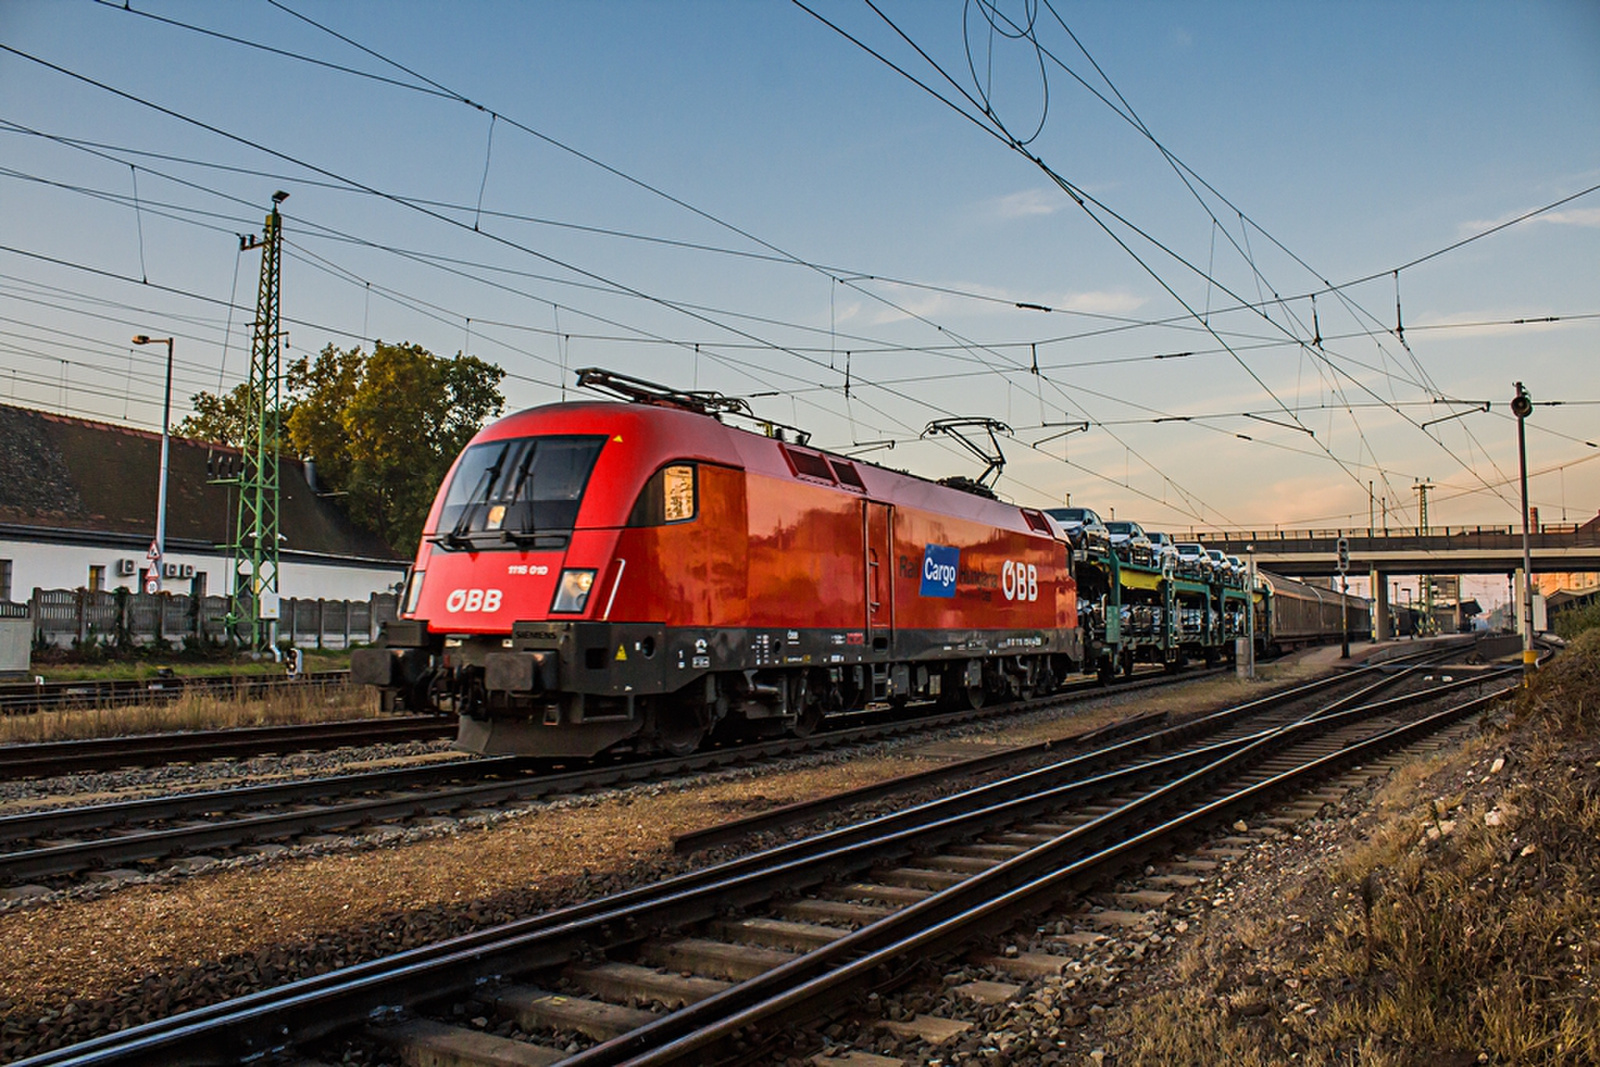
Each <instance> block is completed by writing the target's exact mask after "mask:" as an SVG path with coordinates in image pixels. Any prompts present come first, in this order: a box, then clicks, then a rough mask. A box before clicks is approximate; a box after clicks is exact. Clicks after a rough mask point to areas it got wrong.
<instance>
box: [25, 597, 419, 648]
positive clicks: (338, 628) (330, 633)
mask: <svg viewBox="0 0 1600 1067" xmlns="http://www.w3.org/2000/svg"><path fill="white" fill-rule="evenodd" d="M398 601H399V598H398V597H397V596H396V595H395V594H393V593H374V594H373V595H372V596H371V597H369V598H368V599H366V600H320V599H319V600H310V599H305V598H297V597H284V598H283V600H282V601H281V602H280V604H279V621H278V640H280V641H284V640H287V641H290V642H292V643H294V644H296V645H299V646H300V647H302V648H348V647H350V645H351V644H352V643H355V642H370V641H372V640H374V639H375V638H376V637H377V635H378V628H379V626H381V625H382V624H383V623H385V622H388V621H390V620H392V619H394V618H395V616H396V612H397V608H398ZM25 607H26V611H27V617H28V618H29V619H30V620H31V622H32V630H33V639H34V642H35V643H36V644H42V645H55V646H58V647H62V648H69V647H71V646H73V645H75V644H76V645H79V646H82V645H86V644H89V643H92V642H93V643H101V644H141V645H144V644H154V643H156V642H157V641H158V640H165V641H168V642H171V643H173V644H182V643H183V642H185V641H190V642H193V643H199V644H205V643H210V642H214V643H223V642H226V641H227V640H228V637H229V634H228V619H227V616H228V608H229V601H228V598H227V597H224V596H208V597H192V596H186V595H182V594H172V593H158V594H155V595H150V594H146V593H132V592H129V591H127V590H123V589H118V590H115V591H112V592H91V591H90V590H88V589H35V590H34V591H33V596H32V597H31V598H29V600H28V603H27V604H26V605H25ZM235 636H236V637H238V638H240V639H242V640H246V641H248V640H249V635H248V634H247V633H246V628H245V627H244V626H243V625H239V626H236V629H235Z"/></svg>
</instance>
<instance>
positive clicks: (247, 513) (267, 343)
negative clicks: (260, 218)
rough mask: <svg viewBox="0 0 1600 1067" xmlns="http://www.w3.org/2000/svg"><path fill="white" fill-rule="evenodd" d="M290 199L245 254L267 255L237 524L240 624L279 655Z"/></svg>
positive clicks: (279, 197)
mask: <svg viewBox="0 0 1600 1067" xmlns="http://www.w3.org/2000/svg"><path fill="white" fill-rule="evenodd" d="M288 197H289V194H288V193H283V192H278V193H274V194H272V212H271V214H269V215H268V216H267V222H266V226H265V228H264V229H263V230H262V233H261V237H260V238H257V237H255V235H253V234H252V235H251V236H249V237H247V238H242V239H241V241H240V247H241V248H244V249H246V250H248V249H251V248H260V249H261V285H260V287H259V289H258V290H257V293H256V317H255V322H254V323H253V326H252V334H251V341H250V390H249V396H250V410H249V411H248V412H246V414H245V426H244V465H243V469H242V470H241V472H240V478H239V512H238V519H237V521H236V522H235V524H234V541H233V557H234V559H235V561H236V562H235V567H236V572H235V575H234V586H233V606H232V615H233V618H234V619H235V620H237V621H239V622H243V623H244V624H245V626H246V630H247V633H248V635H249V641H250V648H251V649H252V650H253V651H256V652H260V651H262V650H263V649H271V648H272V647H273V636H274V631H275V630H276V626H277V620H278V442H279V437H280V431H281V426H280V399H281V393H282V358H281V357H282V347H283V346H282V338H283V335H282V331H281V330H280V329H279V317H278V308H279V289H278V281H279V272H280V268H281V266H282V263H283V242H282V228H283V219H282V216H281V215H279V213H278V205H279V204H281V203H283V202H284V201H285V200H287V199H288Z"/></svg>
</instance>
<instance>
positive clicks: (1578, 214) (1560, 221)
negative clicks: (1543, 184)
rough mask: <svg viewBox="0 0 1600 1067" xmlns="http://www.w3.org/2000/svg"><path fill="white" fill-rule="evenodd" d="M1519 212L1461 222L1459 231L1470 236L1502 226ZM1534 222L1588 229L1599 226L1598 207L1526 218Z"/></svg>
mask: <svg viewBox="0 0 1600 1067" xmlns="http://www.w3.org/2000/svg"><path fill="white" fill-rule="evenodd" d="M1520 214H1522V213H1521V212H1518V213H1517V214H1515V215H1506V216H1505V217H1504V218H1499V219H1487V220H1485V219H1474V220H1471V221H1468V222H1463V223H1462V224H1461V226H1460V232H1461V234H1462V235H1463V236H1466V237H1470V236H1472V235H1473V234H1475V233H1482V232H1484V231H1485V230H1492V229H1494V228H1495V227H1496V226H1504V225H1505V224H1506V223H1508V222H1510V221H1511V220H1512V219H1515V218H1517V217H1518V215H1520ZM1536 222H1542V223H1545V224H1546V225H1550V226H1581V227H1585V228H1590V229H1592V228H1597V227H1600V208H1595V207H1575V208H1568V209H1566V210H1565V211H1546V212H1545V213H1544V214H1542V215H1535V216H1534V217H1533V218H1531V219H1528V220H1527V224H1529V225H1531V224H1533V223H1536Z"/></svg>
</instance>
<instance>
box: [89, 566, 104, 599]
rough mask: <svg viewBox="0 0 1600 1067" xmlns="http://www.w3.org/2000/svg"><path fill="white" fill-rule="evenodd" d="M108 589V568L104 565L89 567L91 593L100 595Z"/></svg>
mask: <svg viewBox="0 0 1600 1067" xmlns="http://www.w3.org/2000/svg"><path fill="white" fill-rule="evenodd" d="M105 587H106V568H105V566H104V565H103V564H100V565H93V564H91V565H90V567H89V592H91V593H98V592H100V591H101V590H103V589H104V588H105Z"/></svg>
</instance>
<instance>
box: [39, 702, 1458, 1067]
mask: <svg viewBox="0 0 1600 1067" xmlns="http://www.w3.org/2000/svg"><path fill="white" fill-rule="evenodd" d="M1478 681H1479V680H1478V679H1473V680H1471V682H1470V683H1467V682H1464V683H1461V684H1463V685H1465V684H1477V683H1478ZM1437 695H1438V694H1437V692H1430V693H1428V694H1426V695H1425V698H1427V699H1431V698H1433V697H1434V696H1437ZM1360 710H1361V709H1352V710H1349V711H1345V712H1342V713H1338V715H1335V716H1328V717H1325V718H1322V719H1318V720H1315V721H1314V722H1311V721H1308V722H1307V723H1305V725H1302V726H1301V727H1299V728H1300V729H1308V728H1311V727H1312V726H1323V727H1324V728H1325V724H1329V723H1332V722H1334V721H1335V719H1337V718H1343V717H1347V716H1351V715H1354V714H1356V713H1357V712H1359V711H1360ZM1281 733H1283V728H1275V729H1272V730H1267V731H1263V732H1262V733H1261V734H1260V735H1259V736H1252V737H1246V738H1242V739H1236V740H1233V741H1229V742H1227V743H1225V744H1223V745H1219V746H1212V747H1210V748H1208V749H1204V750H1196V751H1193V752H1190V753H1186V754H1181V755H1172V756H1165V757H1162V758H1160V759H1158V760H1153V761H1151V762H1150V766H1156V765H1161V766H1167V767H1178V768H1180V769H1181V768H1182V767H1183V766H1184V765H1189V764H1193V763H1194V762H1195V761H1197V760H1202V759H1205V758H1207V757H1208V756H1212V755H1215V754H1216V753H1217V752H1221V751H1227V750H1237V749H1239V748H1243V747H1246V746H1251V745H1253V744H1255V743H1256V742H1257V741H1259V740H1261V739H1262V738H1265V737H1269V736H1272V735H1274V734H1281ZM1071 762H1072V761H1067V763H1069V764H1070V763H1071ZM1029 773H1030V774H1032V775H1034V776H1035V778H1034V782H1035V783H1037V782H1038V781H1039V779H1038V777H1037V776H1038V774H1039V772H1029ZM1062 773H1064V774H1070V773H1071V768H1070V767H1069V768H1067V769H1066V770H1065V771H1063V772H1062ZM1137 773H1148V768H1141V769H1134V768H1128V769H1124V770H1121V771H1117V772H1113V773H1110V774H1101V775H1096V776H1092V777H1091V778H1088V779H1082V780H1077V781H1075V782H1072V781H1069V782H1067V783H1066V784H1063V785H1058V786H1056V787H1055V790H1054V791H1053V792H1055V795H1053V796H1052V795H1045V794H1042V793H1040V791H1039V790H1038V789H1033V790H1031V791H1030V792H1029V793H1028V794H1027V795H1025V796H1023V797H1021V798H1017V799H1013V800H1011V801H1008V802H1002V804H1001V805H1000V806H998V807H997V806H995V805H990V806H989V808H986V809H985V810H984V811H983V812H982V813H978V814H975V813H972V812H971V811H968V812H967V813H965V814H952V812H955V811H956V809H957V806H958V804H959V802H962V801H963V798H945V799H942V800H940V801H935V802H932V803H931V804H930V805H925V806H923V809H922V811H923V815H922V821H923V822H924V823H927V822H928V820H929V818H932V820H933V821H932V823H931V825H924V826H916V825H914V823H915V821H916V819H915V817H913V816H912V815H910V814H908V813H897V814H896V815H894V816H885V817H883V819H881V820H878V822H879V823H880V824H881V826H879V827H876V828H873V829H872V830H871V831H869V830H867V829H864V828H856V827H852V828H846V829H844V830H841V831H837V832H835V833H834V834H829V835H822V836H821V837H819V838H816V839H808V840H807V841H802V842H796V843H794V844H792V845H789V846H784V847H782V848H780V849H775V850H771V851H769V852H767V853H761V854H757V855H754V856H747V857H743V858H741V859H738V860H731V861H728V862H726V863H723V864H719V865H717V866H715V867H711V868H705V869H703V870H701V871H697V872H692V873H690V874H686V875H683V876H679V877H678V878H674V879H671V880H669V881H667V882H664V883H661V884H659V885H653V886H646V887H641V888H639V889H636V890H632V891H629V892H626V893H623V894H619V895H617V896H615V897H612V898H607V899H606V900H602V901H593V902H588V903H585V904H582V905H576V906H573V907H570V908H566V909H562V910H560V911H557V912H552V913H548V914H546V915H543V916H538V917H535V918H532V919H527V920H522V921H519V922H517V923H513V924H509V925H507V926H505V927H501V928H497V929H495V930H487V931H480V932H478V933H476V934H472V935H466V936H463V937H461V938H456V939H453V940H451V941H447V942H442V943H440V944H438V945H433V946H427V947H424V948H421V949H415V950H411V951H409V952H406V953H401V954H399V955H397V956H395V957H390V958H387V959H384V960H374V961H370V962H369V963H366V964H360V965H357V966H355V967H352V968H347V969H345V970H343V971H340V972H334V973H332V974H330V975H325V976H322V977H320V978H311V979H304V980H302V981H299V982H296V983H293V984H291V985H289V986H285V987H282V988H281V989H277V990H266V991H262V992H260V993H257V994H252V995H250V996H246V997H243V998H239V999H238V1000H235V1001H230V1002H226V1003H223V1004H217V1005H212V1006H210V1007H208V1008H201V1009H196V1010H194V1011H191V1012H187V1013H185V1014H183V1015H180V1016H177V1017H174V1018H173V1019H170V1020H165V1021H159V1022H155V1023H150V1024H146V1025H144V1026H140V1027H136V1028H133V1029H130V1030H128V1031H125V1032H123V1033H121V1034H113V1035H106V1036H104V1037H102V1038H97V1039H95V1040H93V1041H90V1042H87V1043H84V1044H83V1045H79V1046H74V1047H72V1048H69V1049H63V1050H58V1051H57V1052H54V1053H46V1054H44V1055H42V1056H40V1057H35V1058H34V1059H31V1060H28V1061H26V1062H27V1063H28V1064H30V1065H34V1067H43V1065H45V1064H55V1063H81V1064H90V1063H95V1064H99V1063H162V1062H171V1061H172V1060H173V1059H174V1058H175V1057H178V1058H181V1059H182V1060H183V1061H185V1062H231V1061H233V1060H235V1059H238V1058H241V1057H245V1056H253V1055H259V1054H263V1053H266V1052H268V1051H270V1050H272V1049H275V1048H277V1047H279V1046H281V1045H283V1044H284V1043H285V1042H286V1041H287V1038H288V1035H289V1033H290V1030H291V1028H293V1029H295V1030H296V1037H295V1040H297V1041H303V1040H311V1039H314V1038H316V1037H318V1036H322V1035H325V1034H326V1033H328V1032H330V1031H331V1030H333V1029H335V1028H337V1027H340V1026H345V1025H351V1024H355V1023H359V1022H361V1021H363V1020H366V1019H370V1018H371V1017H373V1013H374V1012H376V1013H379V1014H380V1015H381V1014H382V1013H383V1012H384V1011H385V1010H386V1008H392V1006H394V1005H395V1004H397V1003H413V1002H418V1001H426V1000H430V999H435V998H437V997H438V996H441V995H445V992H446V991H447V990H450V989H460V988H467V987H469V986H470V985H471V984H472V983H473V982H475V981H478V980H482V979H484V978H487V977H491V976H494V975H499V974H503V973H507V972H508V971H523V970H528V969H533V968H537V967H540V966H548V965H554V964H558V963H560V962H562V961H564V960H565V959H566V958H568V957H569V956H570V955H571V954H572V953H575V952H578V951H580V950H582V949H584V948H585V947H587V948H590V949H592V948H593V947H595V946H596V945H605V944H611V943H616V942H618V941H627V940H631V939H636V938H637V937H638V936H642V935H641V933H640V931H641V929H642V927H643V926H645V925H652V926H653V925H667V926H671V925H677V924H681V923H685V922H692V921H698V920H702V919H705V918H709V917H711V916H713V915H714V914H716V913H717V912H718V911H719V910H720V909H723V908H726V907H729V906H734V907H737V906H743V905H749V904H753V903H756V902H758V901H759V900H761V899H764V898H766V897H770V896H771V895H772V893H773V892H774V891H775V890H776V889H777V888H778V887H783V888H789V889H792V888H794V887H795V886H797V885H802V884H815V883H818V882H820V881H822V880H825V879H827V878H830V877H833V876H835V875H837V874H840V873H845V872H848V871H849V870H859V869H860V868H861V867H862V866H864V865H870V864H871V863H873V862H877V861H880V860H881V859H882V858H883V856H882V850H883V848H885V847H887V846H886V845H885V841H886V840H887V841H888V842H889V843H890V844H891V845H892V846H893V847H895V848H897V849H899V850H900V851H902V852H903V851H905V850H908V849H910V848H912V847H922V846H925V845H926V844H927V843H928V842H929V841H930V840H931V839H932V838H930V835H933V837H934V838H937V837H940V836H949V835H952V834H955V833H959V832H971V827H972V826H973V825H975V822H974V820H978V819H983V818H987V819H989V820H990V821H993V820H994V819H995V817H996V815H997V813H998V812H999V811H1000V810H1001V809H1002V808H1003V810H1004V814H1005V815H1006V816H1008V817H1009V818H1012V819H1015V818H1018V817H1022V816H1023V815H1025V814H1026V811H1027V810H1032V809H1033V808H1036V807H1037V806H1038V805H1040V804H1048V803H1051V802H1052V801H1054V802H1059V800H1060V799H1061V795H1060V792H1059V791H1060V790H1069V791H1072V790H1075V791H1077V792H1079V793H1083V792H1090V791H1096V790H1099V791H1104V790H1107V789H1111V788H1115V787H1116V785H1117V783H1118V782H1121V781H1130V780H1132V778H1131V776H1133V775H1136V774H1137ZM984 788H985V789H990V788H991V787H984ZM990 795H991V796H992V795H993V794H992V793H991V794H990ZM965 802H966V803H968V804H970V803H971V801H970V800H966V801H965ZM990 809H994V810H990ZM929 813H931V815H930V814H929ZM884 827H888V828H889V829H887V830H885V829H884ZM896 827H898V829H896ZM880 831H882V832H880ZM873 834H876V836H873ZM819 850H820V851H819ZM646 905H648V906H650V907H651V908H652V910H651V912H649V913H648V914H646V913H643V912H641V911H640V908H641V907H643V906H646ZM307 1019H310V1020H316V1021H315V1022H314V1023H312V1024H311V1028H310V1031H306V1030H304V1029H303V1024H304V1021H305V1020H307Z"/></svg>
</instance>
